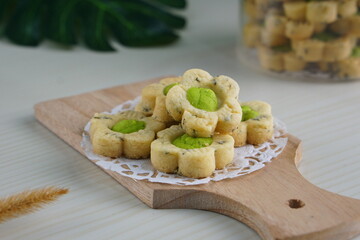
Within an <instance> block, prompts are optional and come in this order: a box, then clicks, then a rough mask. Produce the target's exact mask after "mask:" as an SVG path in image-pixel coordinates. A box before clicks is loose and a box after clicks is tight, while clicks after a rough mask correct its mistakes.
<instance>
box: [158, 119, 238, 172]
mask: <svg viewBox="0 0 360 240" xmlns="http://www.w3.org/2000/svg"><path fill="white" fill-rule="evenodd" d="M157 135H158V139H156V140H155V141H153V142H152V144H151V163H152V165H153V167H154V168H155V169H156V170H158V171H161V172H165V173H178V174H179V175H182V176H185V177H190V178H205V177H209V176H211V174H212V173H213V172H214V170H215V169H223V168H224V167H225V166H226V165H227V164H229V163H231V162H232V161H233V158H234V139H233V138H232V137H231V136H230V135H219V134H215V135H214V136H213V137H211V138H201V139H196V138H192V137H190V136H188V135H185V131H184V130H183V129H182V128H181V126H180V125H173V126H171V127H170V128H168V129H165V130H163V131H161V132H159V133H158V134H157Z"/></svg>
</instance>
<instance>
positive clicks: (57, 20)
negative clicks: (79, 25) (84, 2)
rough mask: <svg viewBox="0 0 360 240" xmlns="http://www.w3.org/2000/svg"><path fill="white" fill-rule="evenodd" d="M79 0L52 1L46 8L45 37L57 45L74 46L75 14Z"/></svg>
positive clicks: (75, 39) (75, 41) (75, 40)
mask: <svg viewBox="0 0 360 240" xmlns="http://www.w3.org/2000/svg"><path fill="white" fill-rule="evenodd" d="M79 2H80V1H79V0H73V1H64V0H53V1H52V2H51V3H50V4H49V8H48V21H47V28H46V36H47V37H48V38H49V39H51V40H53V41H55V42H58V43H62V44H65V45H74V44H76V43H77V38H76V25H75V24H74V23H75V22H76V14H77V8H76V7H77V5H78V4H79Z"/></svg>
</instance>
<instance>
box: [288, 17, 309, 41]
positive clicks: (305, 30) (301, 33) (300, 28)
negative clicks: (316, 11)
mask: <svg viewBox="0 0 360 240" xmlns="http://www.w3.org/2000/svg"><path fill="white" fill-rule="evenodd" d="M314 30H315V27H314V24H313V23H309V22H297V21H288V22H287V23H286V27H285V35H286V37H288V38H290V39H291V40H303V39H308V38H310V37H311V35H312V34H313V33H314Z"/></svg>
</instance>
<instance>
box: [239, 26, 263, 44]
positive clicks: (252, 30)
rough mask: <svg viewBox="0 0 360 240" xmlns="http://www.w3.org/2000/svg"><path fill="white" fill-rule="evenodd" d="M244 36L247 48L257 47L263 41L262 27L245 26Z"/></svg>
mask: <svg viewBox="0 0 360 240" xmlns="http://www.w3.org/2000/svg"><path fill="white" fill-rule="evenodd" d="M242 36H243V41H244V44H245V46H247V47H250V48H254V47H256V46H257V45H259V44H260V41H261V26H260V25H258V24H256V23H247V24H245V26H244V28H243V35H242Z"/></svg>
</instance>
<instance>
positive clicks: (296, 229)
mask: <svg viewBox="0 0 360 240" xmlns="http://www.w3.org/2000/svg"><path fill="white" fill-rule="evenodd" d="M158 80H159V79H152V80H148V81H144V82H140V83H135V84H130V85H123V86H117V87H113V88H108V89H104V90H99V91H95V92H89V93H85V94H81V95H77V96H72V97H66V98H61V99H55V100H50V101H46V102H42V103H39V104H37V105H35V115H36V118H37V119H38V120H39V121H40V122H41V123H42V124H43V125H45V126H46V127H47V128H49V129H50V130H51V131H52V132H54V133H55V134H56V135H57V136H58V137H60V138H61V139H63V140H64V141H65V142H66V143H68V144H69V145H70V146H71V147H73V148H75V149H76V150H78V151H79V152H80V153H81V154H84V152H83V150H82V148H81V146H80V141H81V135H82V132H83V129H84V126H85V124H86V123H87V122H88V121H89V119H90V118H91V117H92V116H93V114H94V113H96V112H103V111H109V110H111V109H112V108H113V107H115V106H116V105H119V104H121V103H122V102H124V101H126V100H129V99H133V98H135V97H136V96H138V95H139V94H140V92H141V89H142V88H143V87H144V86H146V85H147V84H150V83H152V82H155V81H158ZM288 137H289V142H288V144H287V146H286V148H285V149H284V151H283V152H282V153H281V154H280V156H279V157H278V158H276V159H273V161H272V162H271V163H268V164H267V166H266V167H265V168H263V169H261V170H258V171H256V172H254V173H251V174H249V175H245V176H241V177H238V178H235V179H228V180H223V181H220V182H211V183H208V184H204V185H197V186H176V185H167V184H160V183H149V182H147V181H135V180H133V179H131V178H128V177H124V176H121V175H119V174H118V173H115V172H112V171H109V170H104V169H103V170H104V171H105V172H106V173H107V174H109V175H111V176H112V177H113V178H114V179H116V180H117V181H118V182H119V183H120V184H121V185H123V186H124V187H126V188H127V189H128V190H129V191H130V192H132V193H133V194H134V195H135V196H137V197H138V198H139V199H140V200H141V201H143V202H144V203H145V204H147V205H148V206H149V207H151V208H189V209H203V210H208V211H213V212H217V213H221V214H224V215H227V216H230V217H233V218H235V219H237V220H239V221H241V222H243V223H245V224H247V225H248V226H250V227H251V228H253V229H254V230H255V231H256V232H258V234H259V235H260V236H261V237H262V238H263V239H334V240H339V239H350V238H352V237H354V236H356V235H358V234H360V200H356V199H352V198H348V197H343V196H340V195H338V194H334V193H330V192H327V191H325V190H322V189H320V188H318V187H316V186H314V185H312V184H311V183H309V182H308V181H306V180H305V179H304V178H303V177H302V176H301V174H300V173H299V172H298V170H297V168H296V165H297V163H298V162H299V161H300V159H301V141H300V140H299V139H297V138H296V137H294V136H292V135H289V136H288ZM89 161H91V160H89Z"/></svg>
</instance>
